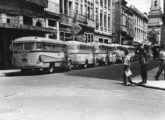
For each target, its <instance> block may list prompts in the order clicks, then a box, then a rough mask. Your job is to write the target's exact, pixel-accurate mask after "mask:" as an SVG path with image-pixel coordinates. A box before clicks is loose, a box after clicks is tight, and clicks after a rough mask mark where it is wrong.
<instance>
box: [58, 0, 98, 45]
mask: <svg viewBox="0 0 165 120" xmlns="http://www.w3.org/2000/svg"><path fill="white" fill-rule="evenodd" d="M94 1H95V0H60V13H61V19H60V39H61V40H63V41H70V40H75V41H82V42H86V43H88V42H93V40H94V29H95V21H94Z"/></svg>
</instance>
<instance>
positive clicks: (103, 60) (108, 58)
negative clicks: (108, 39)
mask: <svg viewBox="0 0 165 120" xmlns="http://www.w3.org/2000/svg"><path fill="white" fill-rule="evenodd" d="M91 44H92V45H93V46H94V48H95V50H94V55H95V61H96V65H107V64H109V63H110V62H112V63H113V62H115V61H116V60H115V59H114V54H113V50H114V46H112V45H110V44H104V43H97V42H93V43H91Z"/></svg>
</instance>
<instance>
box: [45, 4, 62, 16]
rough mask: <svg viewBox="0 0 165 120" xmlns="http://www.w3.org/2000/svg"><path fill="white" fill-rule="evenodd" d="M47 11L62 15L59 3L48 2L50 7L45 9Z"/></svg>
mask: <svg viewBox="0 0 165 120" xmlns="http://www.w3.org/2000/svg"><path fill="white" fill-rule="evenodd" d="M45 11H47V12H51V13H55V14H60V5H59V4H58V3H55V2H52V1H48V7H47V8H45Z"/></svg>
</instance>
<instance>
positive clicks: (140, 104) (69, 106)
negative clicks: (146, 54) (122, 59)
mask: <svg viewBox="0 0 165 120" xmlns="http://www.w3.org/2000/svg"><path fill="white" fill-rule="evenodd" d="M133 64H134V65H133V66H132V68H136V69H135V70H134V69H133V70H134V71H135V72H134V74H138V69H137V68H138V63H136V62H135V63H133ZM154 65H156V62H155V61H154V62H151V64H150V65H149V68H152V67H154ZM121 68H122V65H120V64H116V65H111V66H105V67H97V68H89V69H86V70H83V69H79V70H73V71H70V72H62V73H54V74H41V73H37V74H24V75H23V74H21V73H12V74H9V75H8V76H7V77H2V78H0V91H1V94H0V120H66V119H67V120H164V119H165V91H161V90H153V89H148V88H142V87H138V86H123V85H122V84H121V79H120V78H121V75H120V73H121V72H122V69H121ZM116 69H117V70H116ZM136 72H137V73H136ZM111 78H116V79H111Z"/></svg>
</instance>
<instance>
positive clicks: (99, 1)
mask: <svg viewBox="0 0 165 120" xmlns="http://www.w3.org/2000/svg"><path fill="white" fill-rule="evenodd" d="M95 21H96V29H95V39H94V41H95V42H101V43H112V0H95Z"/></svg>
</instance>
